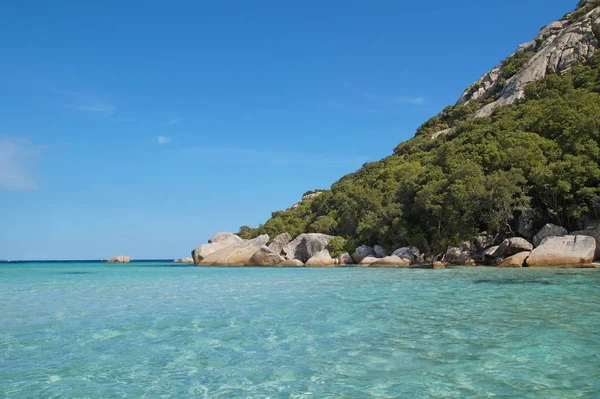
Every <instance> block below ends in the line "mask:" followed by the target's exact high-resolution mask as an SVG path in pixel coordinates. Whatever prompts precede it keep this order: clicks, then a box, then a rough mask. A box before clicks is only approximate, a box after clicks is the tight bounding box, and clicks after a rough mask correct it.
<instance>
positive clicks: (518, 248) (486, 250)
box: [443, 224, 600, 267]
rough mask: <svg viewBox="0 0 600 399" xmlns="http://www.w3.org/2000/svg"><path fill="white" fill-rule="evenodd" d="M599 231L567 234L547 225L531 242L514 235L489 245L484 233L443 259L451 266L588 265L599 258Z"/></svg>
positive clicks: (449, 250) (561, 229)
mask: <svg viewBox="0 0 600 399" xmlns="http://www.w3.org/2000/svg"><path fill="white" fill-rule="evenodd" d="M599 233H600V231H599V230H598V229H596V230H583V231H575V232H572V233H570V234H569V233H568V232H567V230H566V229H565V228H563V227H560V226H556V225H553V224H546V225H545V226H544V227H542V229H541V230H540V231H539V232H538V233H537V234H535V235H534V236H533V239H532V242H529V241H528V240H526V239H525V238H521V237H513V238H508V239H506V240H504V241H503V242H502V243H501V244H500V245H491V244H490V241H489V240H488V239H485V237H484V236H482V237H479V238H478V239H476V240H473V241H474V242H471V241H467V242H464V243H462V244H461V246H460V247H451V248H448V250H447V251H446V255H445V256H444V259H443V261H444V262H445V263H447V264H453V265H476V264H484V265H490V266H498V267H589V266H591V265H592V263H593V262H594V259H600V234H599Z"/></svg>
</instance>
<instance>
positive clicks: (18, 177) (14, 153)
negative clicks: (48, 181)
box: [0, 138, 38, 190]
mask: <svg viewBox="0 0 600 399" xmlns="http://www.w3.org/2000/svg"><path fill="white" fill-rule="evenodd" d="M37 152H38V149H37V148H36V147H34V146H32V145H31V144H30V143H29V142H28V141H27V140H23V139H12V138H0V189H2V190H32V189H35V188H37V183H36V182H35V179H34V178H33V175H32V173H31V170H30V165H31V163H32V162H33V160H34V158H35V156H36V153H37Z"/></svg>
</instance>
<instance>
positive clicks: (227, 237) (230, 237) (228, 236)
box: [208, 231, 242, 244]
mask: <svg viewBox="0 0 600 399" xmlns="http://www.w3.org/2000/svg"><path fill="white" fill-rule="evenodd" d="M221 241H231V242H234V241H238V242H240V241H242V239H241V238H240V237H238V236H236V235H235V234H233V233H230V232H228V231H222V232H220V233H217V234H215V235H214V236H212V237H211V238H209V239H208V243H209V244H214V243H217V242H221Z"/></svg>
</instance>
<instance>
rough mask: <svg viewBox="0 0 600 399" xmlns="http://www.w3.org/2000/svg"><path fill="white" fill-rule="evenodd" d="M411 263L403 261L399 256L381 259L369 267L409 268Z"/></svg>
mask: <svg viewBox="0 0 600 399" xmlns="http://www.w3.org/2000/svg"><path fill="white" fill-rule="evenodd" d="M408 266H410V261H408V260H407V259H402V258H400V257H399V256H396V255H392V256H386V257H384V258H379V259H377V260H376V261H375V262H373V263H371V264H369V267H408Z"/></svg>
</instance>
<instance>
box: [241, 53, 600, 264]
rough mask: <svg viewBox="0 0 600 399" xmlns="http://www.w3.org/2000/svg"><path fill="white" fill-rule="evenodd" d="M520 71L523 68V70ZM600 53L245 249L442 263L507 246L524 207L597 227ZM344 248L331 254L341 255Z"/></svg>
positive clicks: (287, 218)
mask: <svg viewBox="0 0 600 399" xmlns="http://www.w3.org/2000/svg"><path fill="white" fill-rule="evenodd" d="M519 62H521V61H519ZM599 72H600V53H596V55H595V56H594V57H593V58H592V59H591V60H590V61H589V62H587V63H586V64H583V65H578V66H576V67H574V68H572V69H571V71H570V72H569V73H568V74H566V75H564V76H557V75H550V76H547V77H546V78H544V79H542V80H540V81H538V82H534V83H532V84H530V85H529V86H528V87H527V89H526V97H525V98H524V99H523V100H522V101H520V102H519V103H517V104H513V105H510V106H506V107H502V108H499V109H497V110H496V111H495V112H494V114H492V116H490V117H487V118H477V119H468V116H469V115H470V114H472V112H474V110H473V108H474V107H476V106H481V103H478V102H472V103H467V104H466V105H464V106H459V107H451V108H448V109H446V110H444V112H442V114H440V116H439V117H438V120H436V123H432V126H423V127H421V128H420V132H419V133H425V132H429V131H430V129H431V128H432V127H433V125H435V127H436V128H438V127H439V126H440V124H445V125H446V126H448V127H450V126H454V129H453V130H451V131H450V132H449V133H447V134H445V135H442V136H440V137H439V138H437V139H435V140H432V139H431V137H430V135H427V134H418V135H416V136H415V137H414V138H413V139H411V140H409V141H407V142H405V143H402V144H400V145H399V146H398V147H397V148H396V150H395V154H394V155H392V156H389V157H387V158H385V159H382V160H381V161H378V162H373V163H367V164H365V165H363V167H362V168H361V169H360V170H359V171H357V172H355V173H352V174H349V175H346V176H344V177H342V178H341V179H340V180H339V181H338V182H336V183H335V184H333V186H332V187H331V189H330V190H327V191H326V192H325V193H323V194H321V195H320V196H319V197H317V198H315V199H314V200H311V201H307V202H305V203H303V204H302V205H301V206H299V207H297V208H296V209H293V210H287V211H279V212H274V213H273V214H272V218H271V219H269V220H268V221H267V222H266V223H265V224H263V225H261V226H259V227H258V228H254V229H252V228H248V227H244V228H242V231H241V232H240V234H242V236H244V237H246V238H249V237H253V236H256V235H258V234H264V233H267V234H269V235H271V236H272V237H273V236H275V235H277V234H279V233H282V232H286V231H287V232H288V233H290V234H292V235H297V234H300V233H303V232H322V233H328V234H333V235H339V236H342V237H344V238H345V239H346V242H339V243H337V244H338V246H341V245H342V244H343V245H344V246H347V247H348V248H350V247H353V246H354V245H357V244H371V245H373V244H377V243H379V244H381V245H383V246H384V247H386V248H388V249H392V248H397V247H399V246H402V245H416V246H417V247H419V248H421V249H422V250H424V251H426V252H428V253H434V254H437V253H439V252H440V251H442V250H443V249H444V248H445V247H446V246H448V245H453V244H456V243H457V242H460V241H461V240H463V239H468V238H472V237H474V236H476V235H478V234H480V233H482V232H487V233H489V234H491V235H492V236H494V237H496V238H497V239H500V238H502V237H504V236H508V235H513V234H515V233H514V229H515V218H516V217H518V215H519V213H520V212H521V211H522V210H523V209H525V208H528V207H533V208H536V209H538V210H539V211H540V213H541V214H542V215H543V216H542V217H543V220H542V222H545V221H552V222H554V223H557V224H559V225H563V226H565V227H567V228H569V229H577V228H581V227H583V226H581V225H582V224H583V223H584V222H585V221H586V220H598V219H600V167H599V163H600V144H599V143H600V74H599ZM340 249H341V248H336V250H337V251H339V250H340Z"/></svg>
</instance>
